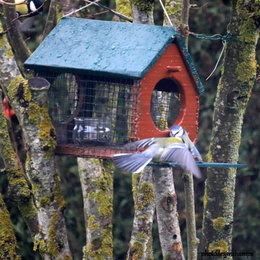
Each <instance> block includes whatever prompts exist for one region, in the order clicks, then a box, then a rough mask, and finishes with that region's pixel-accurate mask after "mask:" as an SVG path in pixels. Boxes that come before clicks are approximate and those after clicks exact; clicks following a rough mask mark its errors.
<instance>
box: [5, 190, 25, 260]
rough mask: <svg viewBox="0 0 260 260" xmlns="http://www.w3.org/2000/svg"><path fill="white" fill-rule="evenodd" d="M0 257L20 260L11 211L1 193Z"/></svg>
mask: <svg viewBox="0 0 260 260" xmlns="http://www.w3.org/2000/svg"><path fill="white" fill-rule="evenodd" d="M0 219H1V221H0V242H1V243H0V259H12V260H19V259H21V256H20V255H19V254H18V253H17V252H16V250H17V244H16V237H15V234H14V230H13V226H12V222H11V219H10V215H9V212H8V210H7V208H6V206H5V203H4V200H3V198H2V194H1V193H0Z"/></svg>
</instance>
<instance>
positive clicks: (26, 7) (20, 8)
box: [15, 0, 42, 16]
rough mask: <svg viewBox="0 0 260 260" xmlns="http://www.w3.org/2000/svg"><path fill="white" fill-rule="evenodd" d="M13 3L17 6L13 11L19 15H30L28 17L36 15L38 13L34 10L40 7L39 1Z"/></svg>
mask: <svg viewBox="0 0 260 260" xmlns="http://www.w3.org/2000/svg"><path fill="white" fill-rule="evenodd" d="M15 3H16V4H18V5H16V6H15V10H16V12H17V13H18V14H19V15H24V14H30V13H32V14H31V15H30V16H33V15H37V14H39V13H38V12H36V10H37V9H38V8H40V7H41V6H42V1H41V0H27V1H24V0H15ZM38 11H39V10H38Z"/></svg>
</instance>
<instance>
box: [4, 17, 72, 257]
mask: <svg viewBox="0 0 260 260" xmlns="http://www.w3.org/2000/svg"><path fill="white" fill-rule="evenodd" d="M7 14H8V12H7ZM10 17H11V15H10V16H9V15H8V16H7V17H5V19H3V14H2V12H1V22H3V24H4V26H5V28H7V29H8V27H7V26H8V24H9V25H11V26H13V23H10V22H9V21H10ZM16 29H17V28H16ZM10 32H11V31H10ZM14 34H15V33H14ZM13 36H14V35H11V36H10V37H9V40H10V42H11V43H13V41H12V40H11V38H12V37H13ZM3 39H4V40H3ZM17 41H18V40H17ZM2 44H3V45H2ZM1 45H2V46H1V49H0V50H1V51H0V54H1V58H2V57H3V61H7V63H6V64H4V66H1V69H0V74H1V77H0V78H1V88H2V89H3V91H4V93H5V95H6V96H7V97H8V99H9V101H10V103H11V105H12V107H13V109H14V110H15V112H16V116H17V118H18V121H19V124H20V126H21V128H22V130H23V137H24V143H25V149H26V152H27V159H26V165H25V167H24V168H25V169H26V175H27V178H28V180H29V183H30V186H31V187H32V189H31V190H30V189H28V190H29V191H28V192H27V193H28V194H27V193H26V194H27V195H28V197H29V199H28V198H27V199H28V201H26V202H27V205H28V206H29V207H27V208H25V205H26V203H25V204H24V205H23V208H21V207H20V209H22V212H21V213H22V215H23V216H25V217H26V218H27V219H26V220H30V221H31V220H32V219H33V220H35V221H34V223H36V217H37V220H38V222H37V224H38V225H37V227H35V226H33V228H32V226H31V225H30V226H29V228H30V229H31V231H32V234H33V240H34V250H37V249H38V250H39V251H40V252H41V253H42V255H43V257H44V259H56V258H67V259H71V253H70V249H69V245H68V240H67V233H66V227H65V222H64V218H63V209H64V200H63V197H62V195H61V193H60V189H59V177H58V175H57V173H56V169H55V165H54V149H55V145H56V142H55V140H54V138H55V131H54V129H53V126H52V124H51V120H50V118H49V116H48V108H47V85H46V84H45V83H46V82H45V81H43V82H44V84H43V85H42V84H41V83H42V82H41V81H40V82H39V81H36V82H37V84H36V85H35V80H29V82H28V81H27V80H26V79H24V78H23V77H22V76H21V75H20V73H19V69H21V70H22V71H23V68H21V66H20V67H19V69H18V68H17V65H16V62H15V60H14V56H13V53H12V50H11V47H10V46H9V45H8V42H7V41H6V39H5V38H4V36H2V40H1ZM19 47H20V46H19ZM12 49H13V50H14V52H15V53H16V56H15V58H17V59H18V64H20V65H21V64H22V61H24V59H25V58H26V55H27V54H28V53H27V54H26V52H25V53H23V54H19V50H20V49H19V48H18V47H17V45H13V46H12ZM19 55H22V57H20V56H19ZM0 60H2V59H0ZM12 70H14V71H15V73H14V72H13V71H12ZM2 75H3V78H2ZM38 83H40V84H38ZM6 145H7V144H5V147H6ZM4 154H5V153H4ZM11 155H12V153H10V154H8V155H7V154H6V158H5V162H6V165H8V166H12V165H11V164H10V160H9V157H7V156H11ZM8 160H9V161H8ZM17 160H18V159H17ZM11 162H12V163H13V164H14V162H13V161H11ZM7 163H8V164H7ZM16 163H17V165H18V166H19V161H18V162H16ZM16 168H17V169H16V170H17V171H16V174H17V172H18V173H19V174H18V175H17V176H18V177H19V178H20V179H19V180H20V181H19V185H17V187H18V189H19V190H18V191H17V192H18V195H19V192H20V193H22V192H23V191H24V189H22V188H24V187H26V184H27V182H26V180H24V179H23V178H22V177H24V176H23V175H22V172H21V171H22V170H21V169H20V168H18V167H16ZM7 170H8V169H7ZM16 178H17V177H16ZM17 183H18V179H17V180H16V184H17ZM27 188H28V187H27ZM20 195H21V194H20ZM22 195H23V196H24V194H22ZM31 195H33V198H34V201H32V200H31V197H30V196H31ZM28 203H30V204H28ZM18 205H19V203H18ZM35 211H36V212H35ZM27 223H29V221H27ZM30 223H31V222H30ZM36 232H37V233H36Z"/></svg>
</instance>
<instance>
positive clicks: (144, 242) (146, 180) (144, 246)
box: [127, 0, 155, 260]
mask: <svg viewBox="0 0 260 260" xmlns="http://www.w3.org/2000/svg"><path fill="white" fill-rule="evenodd" d="M131 3H132V14H133V22H134V23H142V24H153V1H144V0H134V1H131ZM132 189H133V191H134V192H133V193H134V198H135V199H134V203H135V205H134V208H135V216H134V220H133V229H132V235H131V240H130V243H129V249H128V253H127V259H128V260H134V259H145V260H146V259H147V260H149V259H153V249H152V223H153V217H154V208H155V204H154V202H153V201H154V186H153V181H152V168H151V167H147V168H146V169H145V170H144V171H143V172H142V173H141V174H133V177H132Z"/></svg>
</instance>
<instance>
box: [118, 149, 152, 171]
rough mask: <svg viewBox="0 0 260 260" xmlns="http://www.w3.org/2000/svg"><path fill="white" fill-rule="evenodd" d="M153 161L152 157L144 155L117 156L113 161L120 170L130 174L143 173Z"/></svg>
mask: <svg viewBox="0 0 260 260" xmlns="http://www.w3.org/2000/svg"><path fill="white" fill-rule="evenodd" d="M151 160H152V157H150V156H147V155H145V154H142V153H136V154H115V155H114V157H113V161H114V163H115V165H116V166H117V167H118V168H120V169H122V170H124V171H127V172H130V173H138V172H141V171H142V170H143V169H144V168H145V166H146V165H147V164H148V163H149V162H150V161H151Z"/></svg>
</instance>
